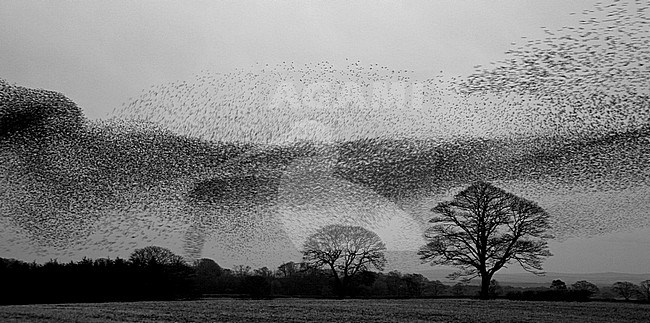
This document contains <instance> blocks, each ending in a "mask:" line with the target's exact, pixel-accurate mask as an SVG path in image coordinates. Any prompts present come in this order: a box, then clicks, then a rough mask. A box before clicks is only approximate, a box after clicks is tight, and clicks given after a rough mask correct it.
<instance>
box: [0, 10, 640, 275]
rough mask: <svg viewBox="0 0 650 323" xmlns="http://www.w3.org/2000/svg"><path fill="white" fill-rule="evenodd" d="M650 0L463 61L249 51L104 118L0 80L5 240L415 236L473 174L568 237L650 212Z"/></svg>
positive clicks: (131, 243) (396, 240)
mask: <svg viewBox="0 0 650 323" xmlns="http://www.w3.org/2000/svg"><path fill="white" fill-rule="evenodd" d="M648 8H650V5H649V4H648V3H647V1H641V0H636V1H627V2H626V1H613V2H611V3H609V4H602V3H598V4H597V5H596V6H595V8H594V9H593V10H585V11H584V12H583V13H582V17H583V18H582V20H580V21H579V26H576V27H564V28H562V29H560V30H557V31H552V30H548V29H546V30H545V31H546V34H547V37H546V38H544V39H537V40H527V41H526V43H525V44H524V45H522V46H520V47H515V48H513V49H512V50H510V51H508V52H507V53H505V59H504V60H502V61H500V62H495V63H493V66H492V67H490V68H486V69H483V70H477V71H476V72H475V73H473V74H472V75H470V76H469V77H466V78H461V77H454V78H451V77H446V76H445V75H443V74H440V75H436V76H431V77H426V76H422V75H418V74H417V73H416V72H415V71H407V70H393V69H390V68H388V67H385V66H380V65H378V64H370V65H367V64H363V63H361V62H358V61H357V62H354V61H348V65H347V66H345V67H343V68H339V67H337V66H335V65H334V64H332V63H330V62H327V61H324V62H318V63H313V64H305V65H301V66H296V65H295V64H294V63H292V62H283V63H281V64H277V65H273V64H257V65H256V66H253V67H251V68H248V69H237V70H234V71H232V72H229V73H212V72H209V71H204V72H201V73H200V74H198V75H196V77H195V78H194V79H192V80H188V81H183V82H175V83H169V84H162V85H156V86H152V87H151V88H150V89H147V90H143V93H142V94H141V95H140V96H138V97H136V98H133V99H131V100H130V101H129V102H127V103H125V104H124V105H123V106H122V107H120V108H118V109H116V110H115V111H114V112H113V113H112V115H111V116H110V118H107V119H106V120H104V121H92V122H91V121H88V120H83V118H81V119H80V117H79V116H80V110H79V109H78V107H76V106H75V105H74V103H72V102H70V101H67V100H64V99H61V97H60V96H58V95H53V94H51V92H46V91H41V90H30V89H24V88H21V87H18V86H15V85H10V84H8V83H7V82H4V81H0V82H1V83H0V89H1V91H0V98H1V100H0V104H2V105H1V106H0V124H1V125H2V127H0V129H2V133H0V148H2V152H0V170H1V172H0V174H2V175H1V176H2V177H0V184H1V185H0V187H2V188H0V200H2V202H3V203H2V204H1V206H0V221H3V222H4V223H3V224H11V225H8V226H5V225H2V226H0V227H5V228H9V227H12V228H16V229H15V232H9V231H10V230H9V229H5V231H6V233H7V234H3V239H5V240H6V241H2V243H1V244H0V246H3V247H4V248H5V250H2V249H0V253H5V252H6V253H12V252H14V253H15V252H16V250H18V249H20V248H23V247H22V246H24V245H30V244H31V245H32V246H36V247H33V248H32V249H30V250H32V251H34V250H36V251H37V252H38V249H39V248H40V249H43V250H41V251H40V252H43V253H47V255H48V256H51V254H52V253H53V252H54V253H55V254H56V252H61V255H63V256H65V255H79V254H81V253H84V252H86V253H87V252H88V251H89V250H96V252H109V253H110V254H113V255H116V254H117V255H120V253H124V252H125V250H126V252H128V251H131V250H133V249H134V248H135V247H141V246H144V245H150V244H162V245H166V246H168V245H169V244H170V241H171V242H173V241H176V242H177V243H178V244H179V245H181V249H182V250H183V253H184V254H185V255H186V256H188V257H190V258H198V257H200V256H202V255H204V256H210V257H213V258H218V259H217V261H220V260H223V261H225V262H226V263H232V264H239V263H245V264H256V263H260V264H261V265H265V264H267V263H268V262H269V259H276V260H278V261H282V260H290V259H295V258H296V257H299V253H298V249H299V248H300V241H301V239H304V237H305V236H306V235H308V234H309V233H310V232H313V231H315V230H316V229H318V226H322V225H327V224H331V223H334V222H336V223H347V224H355V225H362V226H365V227H368V228H370V229H372V230H375V231H378V232H379V233H380V237H382V239H384V240H388V242H389V243H387V245H388V246H389V249H391V248H392V251H397V250H405V249H408V250H413V248H414V247H417V244H418V243H421V241H420V240H419V239H420V238H421V232H422V229H423V228H424V227H425V225H426V220H428V218H429V217H430V216H431V214H430V209H431V207H433V206H434V205H435V203H436V202H438V201H440V200H441V199H445V198H448V197H450V195H451V194H453V192H455V191H456V190H458V189H461V188H463V187H464V186H466V185H468V184H469V183H470V182H472V181H474V180H479V179H480V180H489V181H492V182H493V183H495V184H497V185H498V186H500V187H502V188H504V189H506V190H508V191H511V192H513V193H515V194H518V195H521V196H523V197H526V198H528V199H532V200H534V201H537V202H538V203H539V204H540V205H541V206H542V207H544V208H545V209H547V211H549V213H550V214H551V215H552V217H553V221H554V229H553V230H554V232H553V233H554V234H555V235H556V236H558V237H559V238H563V237H564V238H566V237H570V236H575V235H579V236H585V235H587V236H588V235H597V234H602V233H607V232H612V231H615V230H622V229H629V228H635V227H639V226H648V225H650V219H649V218H648V217H647V214H646V213H645V211H644V209H647V206H648V205H650V198H648V196H650V194H648V193H650V192H648V190H649V186H648V184H649V181H650V171H649V170H650V158H649V157H650V149H649V148H647V147H648V146H650V145H648V143H650V136H649V134H650V127H649V126H650V124H649V121H650V65H649V63H648V62H650V35H649V33H650V15H648V10H649V9H648ZM61 120H64V122H61ZM70 120H72V121H74V122H70ZM10 125H11V126H10ZM16 125H17V126H16ZM5 129H7V130H5ZM296 188H302V191H301V192H302V193H300V192H297V191H296ZM395 228H399V229H395ZM34 248H35V249H34ZM52 248H53V249H52ZM75 248H76V249H75ZM210 248H212V249H210ZM25 252H28V251H25ZM278 255H282V257H280V256H278ZM100 256H105V254H101V255H100ZM278 258H283V259H278Z"/></svg>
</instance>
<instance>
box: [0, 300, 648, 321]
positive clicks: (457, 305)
mask: <svg viewBox="0 0 650 323" xmlns="http://www.w3.org/2000/svg"><path fill="white" fill-rule="evenodd" d="M0 321H2V322H312V321H317V322H319V321H322V322H553V323H557V322H646V323H647V322H650V305H647V304H635V303H622V302H611V303H610V302H607V303H606V302H588V303H566V302H562V303H560V302H521V301H508V300H490V301H480V300H474V299H401V300H396V299H349V300H332V299H272V300H245V299H205V300H194V301H170V302H132V303H88V304H85V303H84V304H80V303H77V304H41V305H11V306H0Z"/></svg>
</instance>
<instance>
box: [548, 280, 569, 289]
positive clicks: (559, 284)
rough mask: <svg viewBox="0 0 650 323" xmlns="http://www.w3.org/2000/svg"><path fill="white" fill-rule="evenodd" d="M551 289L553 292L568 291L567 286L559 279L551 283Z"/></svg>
mask: <svg viewBox="0 0 650 323" xmlns="http://www.w3.org/2000/svg"><path fill="white" fill-rule="evenodd" d="M551 289H552V290H567V289H566V284H565V283H564V282H563V281H561V280H559V279H556V280H554V281H552V282H551Z"/></svg>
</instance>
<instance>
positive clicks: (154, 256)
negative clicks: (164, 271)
mask: <svg viewBox="0 0 650 323" xmlns="http://www.w3.org/2000/svg"><path fill="white" fill-rule="evenodd" d="M129 260H130V261H131V263H133V265H135V266H155V265H163V266H165V265H182V264H185V260H183V257H181V256H178V255H176V254H174V253H173V252H172V251H171V250H169V249H167V248H163V247H158V246H148V247H144V248H141V249H136V250H135V251H133V252H132V253H131V256H130V257H129Z"/></svg>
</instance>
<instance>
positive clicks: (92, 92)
mask: <svg viewBox="0 0 650 323" xmlns="http://www.w3.org/2000/svg"><path fill="white" fill-rule="evenodd" d="M595 2H596V1H595V0H593V1H592V0H580V1H565V0H546V1H528V0H527V1H514V0H512V1H500V0H499V1H463V0H460V1H458V0H444V1H402V2H397V1H356V2H353V3H351V4H350V3H348V1H307V2H298V1H264V2H262V1H222V2H213V1H194V2H186V1H137V2H136V1H56V2H54V1H51V2H46V1H13V0H4V1H0V78H4V79H6V80H8V81H9V82H11V83H16V84H18V85H22V86H27V87H36V88H46V89H51V90H55V91H59V92H62V93H64V94H65V95H67V96H68V97H69V98H71V99H72V100H74V101H75V102H76V103H77V104H78V105H79V106H80V107H81V108H82V109H83V110H84V112H85V114H86V116H87V117H89V118H91V119H94V118H101V117H102V116H105V115H106V114H108V113H110V112H111V111H112V110H113V109H114V108H116V107H119V106H120V105H121V104H122V103H124V102H127V101H128V100H129V98H130V97H135V96H138V95H139V94H140V93H141V91H142V90H143V89H147V88H149V87H150V86H151V85H154V84H161V83H167V82H171V81H177V80H185V79H189V78H191V77H192V76H193V75H195V74H197V73H200V72H201V71H202V70H209V71H213V72H228V71H230V70H232V69H235V68H246V67H248V66H251V65H253V64H255V63H268V64H275V63H281V62H282V61H294V62H296V63H299V64H300V63H307V62H318V61H324V60H328V61H330V62H333V63H343V62H344V61H345V59H346V58H349V59H352V60H361V61H362V62H363V63H367V64H370V63H373V64H374V63H378V64H380V65H385V66H390V67H391V68H395V69H411V70H415V71H416V72H418V73H425V74H426V73H437V72H439V71H441V70H442V71H444V73H445V74H446V75H467V74H468V73H470V72H471V71H473V66H474V65H478V64H483V65H488V64H489V63H490V62H491V61H496V60H499V59H502V58H503V52H504V51H506V50H507V49H508V48H510V47H511V46H512V44H511V43H512V42H519V41H522V38H521V37H522V36H525V37H528V38H539V37H541V35H543V31H542V30H541V28H540V27H542V26H546V27H549V28H550V29H556V28H559V27H562V26H564V25H567V24H572V25H575V24H576V23H577V20H578V17H577V16H575V15H570V13H572V12H581V11H582V10H584V9H589V8H591V6H592V5H593V4H594V3H595ZM649 231H650V230H649V229H648V228H640V229H639V230H638V231H635V232H618V233H611V234H607V235H604V236H601V237H594V238H592V239H577V238H576V239H571V240H568V241H563V242H554V243H553V244H552V245H551V248H552V249H551V251H552V252H553V253H554V254H555V257H551V258H550V259H549V260H548V262H547V265H546V266H545V268H546V269H547V270H548V271H566V272H598V271H624V272H636V273H644V272H648V271H650V269H649V268H650V240H649V239H648V238H647V237H648V236H650V234H648V233H650V232H649ZM0 256H1V255H0Z"/></svg>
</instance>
